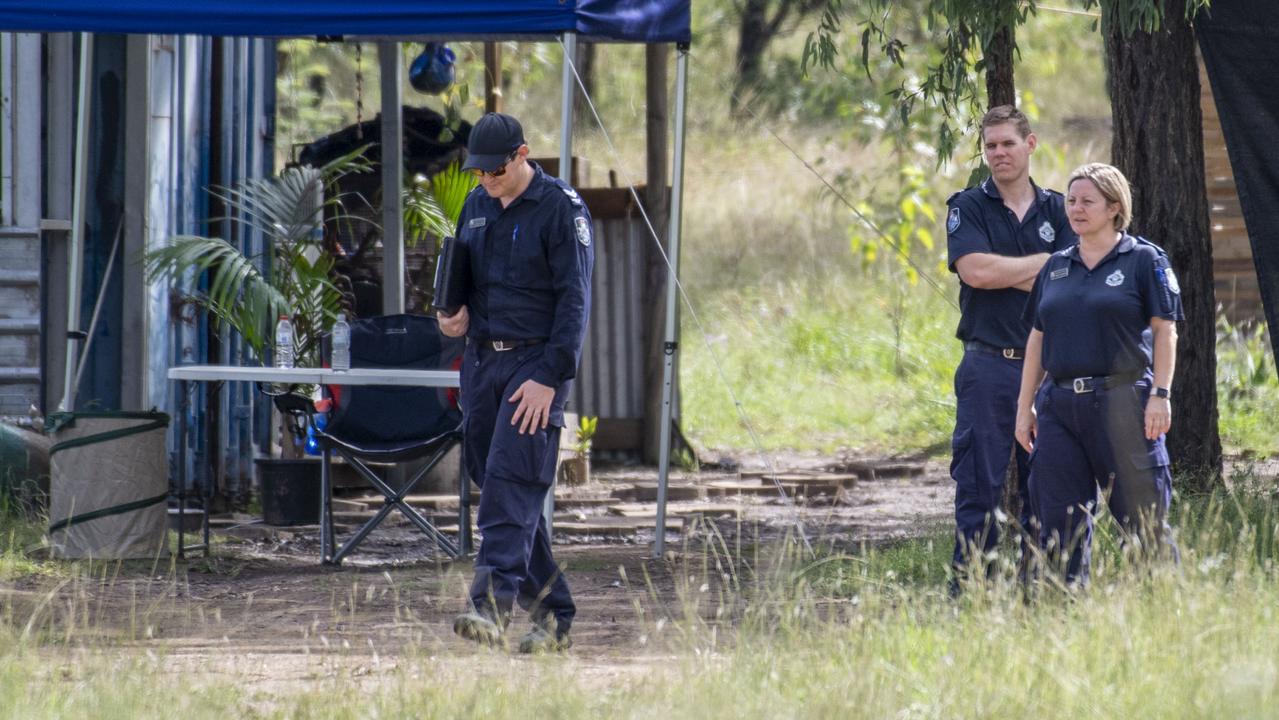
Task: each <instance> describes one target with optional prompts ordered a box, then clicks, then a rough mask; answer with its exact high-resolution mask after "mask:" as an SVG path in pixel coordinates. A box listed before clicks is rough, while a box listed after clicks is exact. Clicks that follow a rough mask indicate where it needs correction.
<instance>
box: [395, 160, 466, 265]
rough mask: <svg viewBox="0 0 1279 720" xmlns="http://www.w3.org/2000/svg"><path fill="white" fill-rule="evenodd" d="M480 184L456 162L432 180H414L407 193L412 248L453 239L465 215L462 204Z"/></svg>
mask: <svg viewBox="0 0 1279 720" xmlns="http://www.w3.org/2000/svg"><path fill="white" fill-rule="evenodd" d="M478 182H479V181H478V180H476V178H475V176H474V175H473V174H471V173H470V172H468V171H466V170H463V169H462V166H461V164H460V163H457V162H454V163H452V164H450V165H449V166H448V167H447V168H445V169H444V170H441V171H440V172H438V173H436V174H435V176H434V177H431V178H430V179H427V178H425V177H423V176H421V175H418V176H416V177H414V178H413V181H412V182H411V183H410V184H409V186H408V188H407V189H406V190H405V192H404V231H405V236H406V237H407V239H408V242H409V245H411V246H412V245H416V244H418V243H419V242H422V241H423V240H425V239H426V238H427V237H436V238H440V239H443V238H445V237H450V236H452V235H453V233H454V231H455V228H456V227H457V219H458V218H459V217H461V215H462V204H463V203H464V202H466V196H467V195H469V194H470V192H471V190H472V189H474V188H475V186H476V185H477V184H478Z"/></svg>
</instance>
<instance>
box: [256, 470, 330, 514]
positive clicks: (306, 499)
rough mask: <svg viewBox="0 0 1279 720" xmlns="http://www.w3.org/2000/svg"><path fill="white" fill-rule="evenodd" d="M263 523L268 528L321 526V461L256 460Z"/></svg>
mask: <svg viewBox="0 0 1279 720" xmlns="http://www.w3.org/2000/svg"><path fill="white" fill-rule="evenodd" d="M255 462H256V464H257V466H258V483H259V487H260V488H261V491H262V519H263V520H264V521H265V522H266V524H268V525H315V524H317V523H319V522H320V459H319V458H304V459H300V460H283V459H277V458H258V459H257V460H256V461H255Z"/></svg>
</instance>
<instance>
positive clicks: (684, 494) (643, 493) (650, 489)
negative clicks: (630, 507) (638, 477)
mask: <svg viewBox="0 0 1279 720" xmlns="http://www.w3.org/2000/svg"><path fill="white" fill-rule="evenodd" d="M705 496H706V490H705V489H704V488H702V487H700V486H698V485H674V484H672V485H668V486H667V488H666V501H667V502H677V501H680V500H701V499H702V498H703V497H705ZM613 497H614V499H616V500H629V501H632V502H657V483H634V484H632V485H631V486H630V487H624V488H618V489H617V490H614V491H613Z"/></svg>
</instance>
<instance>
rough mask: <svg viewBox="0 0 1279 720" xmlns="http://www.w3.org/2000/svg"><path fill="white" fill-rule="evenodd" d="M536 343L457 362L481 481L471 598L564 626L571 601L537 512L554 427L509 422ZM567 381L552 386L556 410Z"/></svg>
mask: <svg viewBox="0 0 1279 720" xmlns="http://www.w3.org/2000/svg"><path fill="white" fill-rule="evenodd" d="M543 347H544V346H542V345H536V346H532V347H524V348H517V349H515V350H508V351H505V352H497V351H494V350H491V349H481V348H480V347H479V345H478V343H471V344H469V345H468V346H467V348H466V356H465V360H464V362H463V366H462V405H463V420H462V423H463V425H462V430H463V434H464V438H465V439H464V443H465V451H466V467H467V471H468V472H469V473H470V476H471V479H472V480H474V481H475V483H476V484H477V485H479V486H480V506H479V514H478V516H477V520H476V526H477V528H478V529H479V531H480V533H481V540H480V549H479V552H478V553H477V555H476V558H475V579H474V580H473V581H472V583H471V603H472V604H473V606H474V607H475V609H476V610H477V611H479V612H481V613H485V614H491V615H493V616H494V617H497V618H500V619H505V618H506V617H508V616H509V615H510V612H511V609H512V607H513V606H514V605H515V604H516V603H518V604H519V606H520V607H521V608H523V609H524V610H527V611H529V613H530V614H531V616H532V619H533V622H535V623H539V624H545V621H546V619H547V618H548V617H554V619H555V622H556V629H557V632H559V633H565V632H567V631H568V629H569V627H570V626H571V625H572V624H573V615H574V614H575V613H576V611H577V608H576V605H574V603H573V596H572V594H571V593H570V592H569V589H568V583H567V582H566V581H565V580H564V575H563V573H561V572H560V568H559V566H558V565H556V563H555V560H554V558H552V556H551V536H550V532H549V531H548V529H547V527H546V520H545V519H544V518H543V516H542V507H543V504H544V503H545V501H546V493H547V492H548V491H549V490H550V488H551V485H552V482H553V480H554V478H555V460H556V457H557V455H558V453H559V438H560V428H559V427H556V426H555V425H548V426H547V428H546V429H545V430H543V429H540V428H539V429H538V430H537V431H536V432H534V433H533V434H531V435H528V434H521V433H519V431H518V430H519V428H518V427H517V426H513V425H511V418H512V417H513V416H514V414H515V408H516V407H517V403H512V402H509V399H510V397H511V396H512V395H514V394H515V391H516V390H517V389H519V387H520V385H522V384H523V383H524V381H525V380H528V379H529V378H530V376H531V375H532V374H533V371H534V370H535V369H536V367H537V364H538V361H539V360H540V359H541V353H542V350H543ZM566 390H567V387H562V388H560V389H559V390H558V391H557V393H556V398H555V404H556V406H557V407H558V409H559V410H560V411H561V412H562V410H563V407H564V396H565V394H566V392H565V391H566Z"/></svg>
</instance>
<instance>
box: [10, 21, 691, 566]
mask: <svg viewBox="0 0 1279 720" xmlns="http://www.w3.org/2000/svg"><path fill="white" fill-rule="evenodd" d="M690 14H691V0H366V1H365V2H361V3H354V2H351V1H350V0H307V1H306V2H298V1H296V0H288V1H285V2H276V3H270V2H262V0H187V1H186V2H183V3H180V4H176V5H175V4H174V3H172V0H112V2H108V3H104V2H102V0H7V1H6V2H4V3H0V31H6V32H79V33H82V36H81V43H82V44H81V52H80V63H81V64H80V81H79V82H80V88H79V104H78V108H79V112H78V118H77V135H76V149H75V169H74V178H75V179H74V184H75V189H76V191H75V193H74V196H73V197H74V199H73V203H72V232H71V243H70V248H69V257H70V265H69V269H68V275H69V278H68V295H69V297H71V298H73V299H76V298H78V297H79V295H80V269H79V266H80V262H81V253H82V247H83V209H84V197H85V182H86V180H85V162H86V155H87V152H86V146H87V142H88V141H87V138H88V135H87V129H88V108H89V105H90V100H91V98H90V94H89V93H90V87H89V82H88V79H89V77H90V74H89V70H90V68H89V62H90V57H91V55H92V52H91V51H90V48H91V47H92V37H93V36H92V33H123V34H177V35H221V36H248V37H310V36H320V37H347V38H360V39H377V40H379V41H381V42H380V43H379V56H380V58H381V65H382V70H383V82H382V117H383V130H382V132H383V136H382V137H383V141H384V142H385V143H386V144H387V145H388V146H392V147H394V146H395V145H398V144H399V142H400V138H401V137H402V136H403V133H402V121H401V117H400V107H401V101H400V81H399V80H400V77H401V73H402V68H401V63H400V58H399V53H398V49H397V41H398V40H403V39H413V40H420V39H450V40H512V39H520V40H534V41H536V40H556V41H559V42H561V44H562V45H563V47H564V58H565V60H564V68H563V77H562V82H563V94H562V102H561V117H562V128H561V142H560V165H559V166H560V174H561V175H562V176H564V177H565V179H567V173H568V172H569V171H570V168H571V167H572V163H571V159H572V144H571V141H572V124H571V123H572V105H573V103H572V99H573V86H574V76H575V74H574V71H573V67H572V62H571V58H572V57H573V56H574V52H575V48H576V43H577V40H578V39H579V38H580V39H583V40H589V41H592V42H625V43H642V44H650V43H675V44H676V45H677V47H678V49H679V52H678V54H677V61H676V91H675V142H674V153H673V155H674V156H673V162H672V165H673V172H672V187H671V204H670V224H669V230H668V232H669V238H670V240H669V252H668V258H669V263H668V276H667V288H666V290H667V297H666V300H667V302H666V318H665V320H666V327H665V341H666V348H667V351H666V354H665V368H664V374H663V397H662V413H661V426H660V427H661V428H663V432H662V435H661V444H660V449H659V465H660V468H659V472H660V477H659V484H658V487H659V489H658V514H657V524H656V529H657V532H656V543H655V547H654V551H655V554H656V555H657V556H658V557H660V556H661V555H662V553H663V549H664V541H665V532H664V530H665V524H666V517H665V515H666V488H667V481H668V471H669V466H670V447H671V432H670V429H671V411H672V405H671V404H672V397H671V394H672V389H673V387H674V383H673V379H674V378H673V373H674V361H675V352H676V350H675V348H678V344H677V343H676V332H677V328H676V327H675V308H676V302H677V296H676V283H677V278H678V258H679V239H680V227H681V214H682V202H681V200H682V193H683V182H684V134H685V133H684V130H685V117H686V108H687V82H688V44H689V42H690V41H691V31H690ZM382 173H383V188H384V192H383V196H384V197H385V198H395V199H396V200H394V201H388V202H386V203H384V206H385V207H384V209H383V213H384V214H383V220H384V223H383V228H384V236H385V237H384V247H385V249H386V252H385V260H384V263H385V264H384V268H383V278H384V283H383V285H384V290H383V292H384V308H385V309H386V310H387V311H388V312H395V311H397V310H400V311H402V310H403V303H404V287H403V267H404V258H403V244H402V232H401V231H402V218H401V213H400V208H399V207H398V198H399V192H398V189H399V187H400V185H401V180H402V178H401V174H402V168H401V167H400V165H399V163H383V164H382ZM651 181H652V180H650V182H651ZM387 190H390V192H387ZM67 307H68V312H67V315H68V317H67V321H68V324H67V327H68V328H78V327H80V317H79V303H78V302H75V301H74V300H73V301H72V302H69V303H68V305H67ZM77 342H78V341H77V340H74V339H68V341H67V355H66V357H67V367H66V373H67V375H66V382H65V384H64V388H65V391H64V393H65V394H64V396H63V400H62V403H61V407H62V409H71V407H72V406H73V404H74V391H75V388H74V383H73V382H72V374H73V372H74V358H75V357H76V352H75V350H76V343H77ZM548 512H549V511H548ZM548 521H549V517H548Z"/></svg>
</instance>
